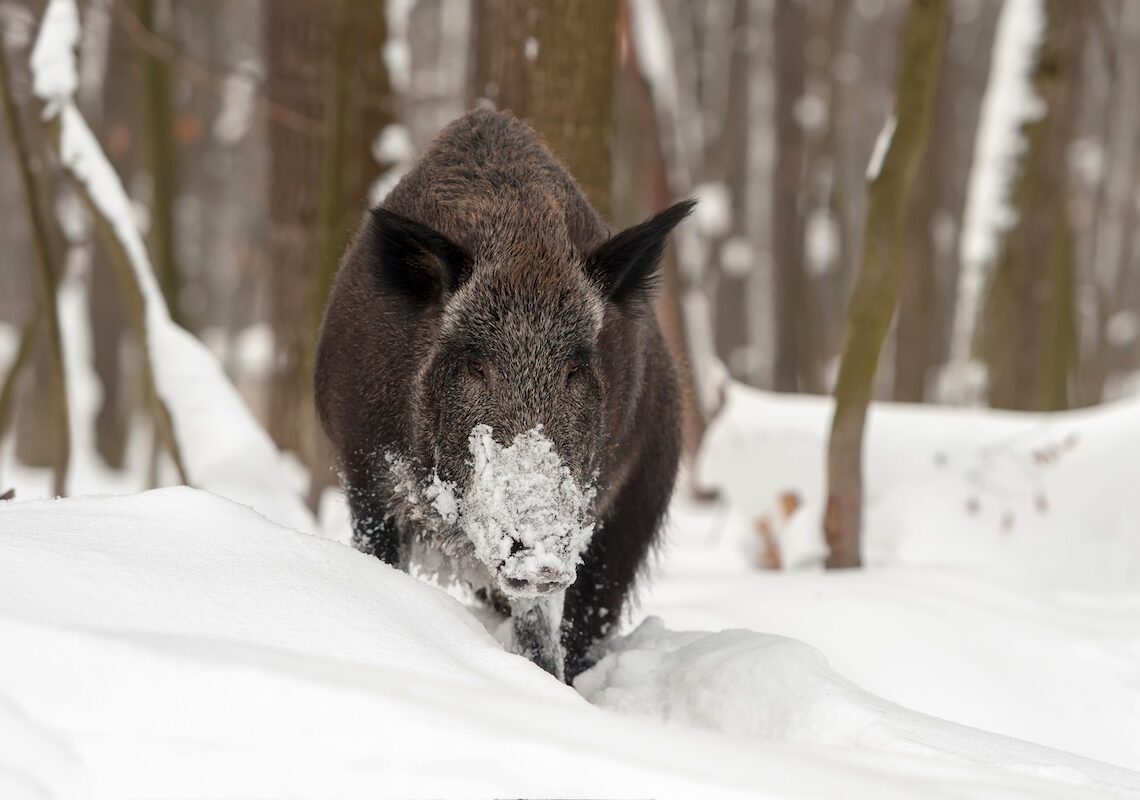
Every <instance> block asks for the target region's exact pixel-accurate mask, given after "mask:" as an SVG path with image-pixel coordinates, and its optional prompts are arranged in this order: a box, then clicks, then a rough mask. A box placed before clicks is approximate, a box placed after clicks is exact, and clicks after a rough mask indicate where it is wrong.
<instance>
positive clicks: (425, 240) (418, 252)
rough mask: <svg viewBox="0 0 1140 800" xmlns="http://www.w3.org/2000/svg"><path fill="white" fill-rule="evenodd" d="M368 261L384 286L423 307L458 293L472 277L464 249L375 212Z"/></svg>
mask: <svg viewBox="0 0 1140 800" xmlns="http://www.w3.org/2000/svg"><path fill="white" fill-rule="evenodd" d="M367 236H368V244H369V245H370V247H369V250H370V251H371V252H369V254H368V258H369V260H370V262H371V263H370V265H369V266H370V267H371V268H372V271H373V272H374V273H375V275H376V277H377V279H378V280H379V281H380V283H381V285H383V286H384V287H386V288H389V289H392V290H394V291H397V292H400V293H401V294H404V295H405V296H407V297H409V298H410V299H412V300H414V301H416V302H419V303H431V302H435V301H437V300H440V299H442V298H443V296H444V295H446V294H449V293H451V292H454V291H455V290H456V289H458V288H459V287H460V286H462V285H463V282H464V281H466V280H467V278H468V277H470V275H471V259H470V258H469V257H468V255H467V253H466V252H464V250H463V248H462V247H460V246H459V245H457V244H455V243H454V242H453V241H451V240H450V239H448V238H447V237H446V236H444V235H443V234H442V233H440V232H439V231H437V230H435V229H433V228H429V227H428V226H427V225H421V224H420V223H418V222H415V221H413V220H410V219H408V218H407V217H402V216H400V215H399V214H393V213H392V212H391V211H388V210H387V209H385V208H374V209H372V212H371V213H370V214H369V220H368V231H367Z"/></svg>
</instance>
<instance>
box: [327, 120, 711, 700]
mask: <svg viewBox="0 0 1140 800" xmlns="http://www.w3.org/2000/svg"><path fill="white" fill-rule="evenodd" d="M689 208H690V206H689V205H688V204H681V205H679V206H675V207H674V208H673V209H670V211H667V212H664V213H663V214H661V215H658V217H655V218H654V219H652V220H650V221H649V222H646V223H644V224H643V225H641V226H637V227H636V228H631V229H629V231H626V232H624V233H622V234H619V235H617V236H614V237H610V234H609V231H608V229H607V227H606V225H605V223H604V222H603V221H602V220H601V219H600V217H599V216H598V215H597V214H596V213H595V212H594V210H593V209H592V208H591V207H590V205H589V203H588V202H587V200H586V198H585V196H584V195H583V193H582V191H581V190H580V189H579V187H578V186H577V184H576V183H575V182H574V180H573V179H572V178H571V177H570V175H569V174H568V173H567V172H566V170H565V169H564V168H563V167H562V166H561V165H560V164H559V163H558V162H557V161H556V160H555V159H554V158H553V157H552V156H551V155H550V153H549V152H548V151H547V150H546V149H545V148H544V147H543V145H542V144H541V143H540V142H539V141H538V139H537V138H536V137H535V135H534V134H533V132H531V130H530V129H529V128H527V127H526V126H525V125H523V124H522V123H520V122H518V121H517V120H515V119H514V118H512V117H510V116H509V115H506V114H502V113H496V112H489V111H478V112H473V113H471V114H468V115H466V116H464V117H462V118H460V119H459V120H457V121H456V122H454V123H452V124H451V125H450V126H448V127H447V128H445V129H444V130H443V131H442V132H441V134H440V135H439V136H438V137H437V139H436V140H435V141H434V142H433V143H432V145H431V146H430V147H429V148H428V149H427V151H426V152H425V154H424V156H423V158H422V160H421V161H420V162H419V163H418V164H417V165H416V166H415V167H414V168H413V169H412V170H411V171H410V172H409V173H408V174H407V175H406V176H405V177H404V178H403V179H402V180H401V182H400V183H399V185H397V186H396V188H395V189H394V190H393V191H392V192H391V193H390V195H389V196H388V197H387V198H386V200H385V201H384V202H383V204H382V206H381V207H380V208H378V209H374V210H372V211H371V212H369V214H368V215H367V216H366V219H365V221H364V223H363V225H362V227H361V230H360V231H359V232H358V233H357V235H356V237H355V239H354V241H353V244H352V246H351V247H350V249H349V251H348V253H347V254H346V255H345V257H344V260H343V262H342V264H341V269H340V272H339V273H338V275H337V279H336V283H335V286H334V289H333V292H332V296H331V299H330V302H329V305H328V308H327V310H326V313H325V319H324V322H323V325H322V330H321V339H320V344H319V348H318V354H317V365H316V397H317V408H318V412H319V415H320V418H321V421H322V424H323V425H324V428H325V430H326V432H327V433H328V435H329V437H330V438H331V440H332V441H333V443H334V445H335V447H336V449H337V451H338V454H339V457H340V462H341V469H342V480H343V482H344V484H345V489H346V493H347V496H348V500H349V505H350V508H351V512H352V518H353V530H354V539H355V543H356V545H357V546H358V547H359V548H360V549H362V550H365V551H366V552H370V553H373V554H375V555H376V556H377V557H379V558H381V559H383V560H384V561H386V562H388V563H390V564H393V565H396V566H399V567H401V568H405V569H406V568H407V567H408V564H409V560H410V559H412V558H413V557H414V556H415V554H420V553H422V552H423V551H424V550H425V549H426V550H434V551H435V552H437V553H442V554H443V556H444V557H445V560H448V561H450V562H453V563H451V567H452V570H453V572H454V573H455V574H459V575H462V576H464V577H465V578H466V579H467V580H468V582H470V583H472V584H473V585H474V586H475V588H476V589H481V590H482V592H483V596H484V597H486V598H487V599H488V600H489V601H491V602H492V603H493V604H494V605H496V606H497V607H499V608H500V609H501V610H509V611H510V613H511V614H512V616H514V617H515V618H516V620H515V635H516V647H517V648H519V649H520V651H523V652H526V653H527V654H528V655H530V656H531V657H532V659H533V660H535V661H537V662H538V663H540V664H541V665H542V666H544V667H545V668H547V669H548V670H550V671H552V672H554V673H555V674H559V675H561V674H562V669H561V664H560V663H554V662H560V661H561V660H562V656H563V654H564V657H565V677H566V678H567V679H572V678H573V677H574V676H575V675H576V674H577V673H578V672H580V671H581V670H582V669H584V668H586V667H587V666H589V664H590V663H591V656H590V649H591V646H592V645H594V644H595V643H597V642H598V641H600V640H602V639H603V638H604V637H605V636H606V634H607V632H608V630H609V628H610V626H611V625H612V624H613V623H614V622H616V621H617V620H618V618H619V615H620V613H621V611H622V608H623V605H624V603H625V601H626V599H627V597H628V596H629V593H630V590H631V587H632V585H633V583H634V580H635V578H636V576H637V574H638V572H639V570H640V569H641V567H642V565H643V564H644V563H645V560H646V557H647V555H648V554H649V552H650V549H651V547H652V546H653V544H654V542H655V539H656V537H657V534H658V530H659V527H660V524H661V521H662V517H663V514H664V512H665V509H666V506H667V504H668V501H669V496H670V494H671V492H672V488H673V483H674V478H675V475H676V470H677V464H678V459H679V450H680V444H679V441H680V435H679V424H680V423H679V419H680V414H679V394H678V386H677V380H676V375H675V369H674V365H673V361H672V358H671V356H670V353H669V350H668V349H667V347H666V344H665V342H664V340H663V338H662V335H661V332H660V330H659V328H658V326H657V323H656V321H655V318H654V316H653V313H652V305H651V303H652V299H651V295H652V292H651V289H652V281H653V277H654V272H655V269H656V266H657V261H658V260H659V258H660V255H661V248H662V246H663V243H664V239H665V236H666V234H667V233H668V231H669V229H671V228H672V227H673V225H675V224H676V222H677V221H679V220H680V219H681V218H682V217H683V216H684V215H685V214H686V213H687V212H688V210H689ZM484 425H485V426H489V428H490V430H491V431H492V432H493V436H494V438H495V439H496V440H497V441H498V442H499V443H500V444H501V445H502V446H503V447H506V446H508V445H510V444H511V442H512V441H515V440H516V437H518V436H520V435H522V434H524V432H527V431H531V432H534V431H539V432H541V436H543V437H548V438H549V441H550V442H552V443H553V451H554V452H556V453H557V454H558V456H559V458H560V459H561V462H562V463H564V465H565V468H566V474H568V475H569V476H570V477H571V478H572V479H573V482H574V485H575V486H578V487H581V488H583V489H585V488H586V487H592V490H593V492H594V493H585V494H584V496H585V497H587V498H588V499H589V508H588V509H587V514H588V516H589V520H590V522H591V523H596V524H594V528H593V533H592V536H591V537H590V538H589V541H588V544H587V545H586V546H585V548H584V550H583V551H582V552H581V563H580V565H579V566H578V569H577V577H576V579H575V580H573V583H571V584H570V585H569V586H568V587H565V588H564V587H562V586H554V585H553V584H539V583H537V581H538V580H539V578H535V581H536V583H535V584H533V585H530V584H527V583H526V581H525V580H523V581H519V580H516V581H515V582H514V583H510V580H511V579H509V578H505V577H504V576H502V575H498V576H495V577H493V576H492V573H493V572H494V570H493V568H492V567H491V566H490V565H488V564H487V563H479V562H478V561H477V560H476V559H475V558H474V557H473V556H474V551H473V548H472V545H471V542H470V537H469V536H468V535H466V533H465V531H464V529H463V521H462V519H456V516H455V514H454V513H449V511H450V510H449V509H448V508H446V507H445V505H446V504H441V503H440V502H438V501H437V502H434V503H433V502H431V498H432V496H433V495H432V492H431V488H432V485H433V481H434V486H435V487H436V489H437V490H438V489H439V488H440V487H444V488H445V491H451V490H454V492H455V493H456V494H458V495H459V502H462V498H463V496H464V490H465V487H467V486H468V485H469V484H470V483H471V481H472V480H473V478H472V474H471V471H472V464H471V460H472V452H471V451H470V450H469V439H470V437H471V435H472V433H471V432H472V431H473V430H474V429H475V428H476V427H477V426H484ZM483 430H486V429H485V428H483ZM425 487H426V488H427V490H428V491H427V493H426V495H425V491H424V489H425ZM448 487H450V488H448ZM425 498H426V499H425ZM515 547H522V545H515ZM513 552H514V550H513V549H512V553H513ZM484 562H486V559H484ZM543 574H547V573H545V572H544V573H543ZM550 574H553V573H550ZM570 574H571V577H572V574H573V573H572V572H571V573H570ZM496 578H497V580H498V583H496ZM555 580H557V578H551V581H555ZM504 581H507V583H504ZM516 584H517V585H516ZM504 587H506V591H504ZM511 587H514V588H516V589H519V591H518V592H517V593H512V592H511V591H510V589H511ZM520 587H521V588H520ZM552 588H554V589H562V588H564V595H563V594H562V593H561V592H552V591H550V590H551V589H552ZM547 594H550V595H552V596H553V597H556V600H560V601H561V606H562V610H561V616H560V619H561V625H560V626H558V624H557V621H556V622H555V623H554V630H553V634H552V635H553V638H554V641H553V643H551V642H545V643H544V642H543V641H541V640H542V638H543V637H542V634H541V631H540V630H537V629H539V628H541V627H542V625H543V624H545V622H544V620H546V619H547V618H548V617H549V616H550V615H551V614H554V615H556V616H557V614H558V609H557V605H558V603H557V602H553V603H548V604H545V605H544V604H543V602H542V601H543V600H544V598H545V596H546V595H547ZM559 627H560V630H559ZM559 638H560V640H561V643H560V646H559V642H558V640H559Z"/></svg>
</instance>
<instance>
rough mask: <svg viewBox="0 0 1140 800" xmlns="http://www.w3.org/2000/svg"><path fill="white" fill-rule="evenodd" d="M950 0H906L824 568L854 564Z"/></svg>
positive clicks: (832, 473) (854, 306)
mask: <svg viewBox="0 0 1140 800" xmlns="http://www.w3.org/2000/svg"><path fill="white" fill-rule="evenodd" d="M948 23H949V0H911V4H910V10H909V12H908V14H907V21H906V29H905V31H904V33H903V52H902V58H901V60H900V63H899V68H898V79H897V83H896V89H895V110H894V116H895V119H896V124H895V126H894V131H893V135H891V137H890V141H889V143H888V144H887V145H886V154H885V157H884V158H883V161H882V164H881V168H880V169H879V170H878V174H877V175H873V177H872V179H871V185H870V187H869V189H868V202H867V220H866V227H865V233H864V238H863V257H862V266H861V269H860V272H859V277H858V279H857V280H856V283H855V291H854V295H853V297H852V298H851V305H850V307H849V308H848V311H847V324H846V330H845V333H844V337H843V338H844V344H843V354H842V356H841V360H840V365H839V378H838V380H837V382H836V387H835V416H834V417H833V418H832V423H831V437H830V440H829V441H828V449H827V510H826V514H825V517H824V522H823V527H824V534H825V536H826V539H827V544H828V548H829V551H830V554H829V555H828V559H827V566H828V567H829V568H839V567H857V566H859V565H860V540H861V532H862V521H863V519H862V518H863V431H864V427H865V424H866V418H867V407H868V405H869V404H870V400H871V386H872V382H873V379H874V377H875V369H876V367H877V366H878V362H879V352H880V349H881V348H882V345H883V339H884V338H885V337H886V333H887V328H888V327H889V326H890V322H891V317H892V316H893V315H894V312H895V307H896V305H897V303H898V295H899V284H900V283H901V280H902V248H903V238H904V233H905V223H906V212H907V205H908V203H909V200H910V195H911V189H912V186H913V184H914V177H915V174H916V173H917V172H918V166H919V163H920V162H921V160H922V154H923V151H924V150H925V148H926V143H927V139H928V137H929V133H930V124H931V118H932V116H933V109H934V93H935V86H936V85H937V82H938V67H939V64H940V62H941V59H942V49H943V47H944V45H945V40H946V31H947V27H948Z"/></svg>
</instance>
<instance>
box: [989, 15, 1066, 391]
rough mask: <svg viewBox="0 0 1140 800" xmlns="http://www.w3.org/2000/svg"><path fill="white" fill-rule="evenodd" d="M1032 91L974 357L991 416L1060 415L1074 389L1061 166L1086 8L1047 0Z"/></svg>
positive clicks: (1064, 201)
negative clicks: (985, 378) (1037, 105)
mask: <svg viewBox="0 0 1140 800" xmlns="http://www.w3.org/2000/svg"><path fill="white" fill-rule="evenodd" d="M1045 10H1046V23H1045V33H1044V37H1043V39H1042V41H1041V48H1040V51H1039V52H1038V56H1037V64H1036V66H1035V68H1034V71H1033V91H1034V93H1035V94H1036V95H1037V97H1038V98H1040V100H1041V102H1042V104H1043V108H1044V109H1045V113H1044V114H1043V115H1042V116H1041V117H1039V118H1038V119H1035V120H1033V121H1031V122H1029V123H1028V124H1026V125H1025V126H1023V127H1022V130H1021V133H1022V136H1023V138H1024V141H1025V151H1024V153H1025V154H1024V156H1023V158H1022V160H1021V163H1020V165H1019V169H1018V173H1017V176H1016V177H1015V179H1014V183H1013V191H1012V197H1011V203H1010V205H1011V207H1012V208H1013V209H1014V210H1015V212H1016V214H1015V216H1016V218H1017V222H1016V223H1015V224H1014V226H1013V227H1012V228H1011V229H1010V230H1009V232H1008V233H1007V234H1006V235H1005V237H1004V239H1003V241H1002V243H1001V249H1000V251H999V255H998V258H997V266H996V269H995V271H994V275H993V280H992V283H991V285H990V288H989V293H988V296H987V298H986V307H985V311H984V315H983V319H982V331H981V350H982V355H983V358H984V360H985V362H986V365H987V367H988V373H989V401H990V405H991V406H993V407H994V408H1012V409H1023V410H1027V411H1053V410H1059V409H1063V408H1068V407H1069V404H1070V394H1071V392H1072V390H1073V388H1074V384H1075V374H1076V365H1077V351H1078V342H1077V331H1076V320H1075V311H1074V293H1075V286H1074V284H1075V280H1074V273H1075V268H1074V260H1075V253H1074V241H1073V225H1072V221H1071V219H1070V217H1069V209H1068V202H1069V182H1068V169H1069V167H1068V159H1067V154H1068V151H1069V145H1070V144H1071V143H1072V140H1073V137H1074V134H1075V131H1076V121H1077V110H1078V109H1079V104H1080V79H1081V74H1082V72H1081V55H1082V51H1083V49H1084V42H1085V37H1086V15H1087V14H1088V7H1087V4H1085V3H1073V2H1070V0H1046V2H1045Z"/></svg>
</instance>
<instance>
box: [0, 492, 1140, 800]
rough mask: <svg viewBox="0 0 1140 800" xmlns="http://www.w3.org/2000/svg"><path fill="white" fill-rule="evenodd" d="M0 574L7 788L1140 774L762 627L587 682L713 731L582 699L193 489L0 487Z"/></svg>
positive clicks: (275, 790)
mask: <svg viewBox="0 0 1140 800" xmlns="http://www.w3.org/2000/svg"><path fill="white" fill-rule="evenodd" d="M0 587H3V588H2V590H0V652H3V653H5V654H6V657H5V658H3V659H0V795H2V796H4V797H15V796H24V795H27V796H42V795H51V794H60V795H63V796H68V797H72V796H79V795H81V794H83V793H85V792H87V791H90V792H91V793H92V794H94V795H96V796H172V795H177V796H194V797H216V796H259V797H268V796H298V795H301V796H487V795H522V796H535V795H539V796H543V795H545V796H566V795H604V796H658V797H679V796H711V795H715V796H730V795H734V794H749V793H750V794H752V795H753V796H755V794H760V795H762V796H771V797H834V796H837V795H838V794H842V795H843V796H845V797H875V798H881V797H908V796H916V795H922V796H945V797H976V796H980V795H985V796H1034V797H1042V796H1046V797H1054V796H1055V797H1083V796H1088V795H1089V793H1090V792H1099V791H1102V790H1103V791H1115V792H1119V793H1135V794H1137V795H1140V776H1136V775H1135V774H1134V773H1129V772H1127V771H1125V770H1120V769H1117V768H1113V767H1109V766H1106V765H1103V764H1098V763H1096V762H1092V761H1088V760H1084V759H1079V758H1076V757H1071V756H1067V755H1065V754H1063V753H1059V752H1055V751H1049V750H1046V749H1044V748H1039V747H1034V746H1032V745H1026V744H1023V743H1020V742H1016V741H1012V740H1009V739H1006V738H1003V737H999V736H994V735H990V734H984V733H981V732H978V731H971V730H969V729H964V728H961V727H959V726H954V725H948V724H944V723H941V722H940V721H938V720H934V719H930V718H926V717H922V716H921V715H917V714H914V713H912V712H907V711H905V710H904V709H901V708H898V707H896V706H893V705H892V704H890V703H887V702H885V701H883V700H880V699H878V698H876V697H874V696H873V695H870V694H868V693H867V692H865V691H863V690H861V689H859V688H858V687H856V686H854V685H853V684H851V683H849V682H847V681H845V680H844V679H843V678H840V677H839V676H838V675H837V674H835V673H834V672H832V671H831V670H830V669H829V668H828V667H827V666H826V663H825V662H824V660H823V658H822V656H820V655H819V654H818V653H816V652H815V651H814V650H812V649H811V648H809V647H807V646H806V645H802V644H799V643H796V642H790V641H788V640H785V639H780V638H778V637H770V636H761V635H759V634H750V633H732V632H729V633H722V634H715V635H712V636H711V637H710V636H709V635H707V634H670V633H668V632H666V631H664V630H662V629H660V628H655V627H649V628H644V629H642V631H641V632H639V633H637V634H634V635H633V636H632V637H630V638H629V639H628V640H625V641H624V642H622V643H619V645H618V646H617V647H616V648H615V654H614V655H613V656H612V657H611V659H610V661H608V662H605V663H603V664H602V665H600V666H599V668H598V670H596V672H595V673H592V674H591V675H588V676H587V678H588V679H589V682H590V685H589V686H586V685H585V684H584V685H583V688H584V690H586V691H588V692H589V693H593V694H595V695H596V696H597V697H598V699H599V700H600V701H604V702H606V703H607V704H611V705H622V703H621V702H619V700H620V697H621V695H622V693H623V692H626V695H625V696H626V697H627V699H628V698H631V697H632V698H635V699H636V702H633V701H630V702H627V703H625V706H626V707H627V708H629V709H630V710H636V711H640V712H649V713H657V711H659V708H654V707H652V703H651V702H650V700H649V693H652V692H661V691H662V690H663V689H667V691H665V692H664V696H666V697H667V698H668V700H669V702H670V704H671V706H670V707H671V708H673V709H676V714H675V718H676V719H677V721H687V722H690V723H695V724H697V725H700V726H702V727H705V728H712V729H714V730H718V731H725V733H711V732H706V731H700V730H696V729H694V728H691V727H689V726H687V725H665V726H662V725H661V724H660V723H658V722H655V721H653V720H649V719H644V718H641V717H639V716H636V715H634V716H630V715H618V714H614V713H611V712H606V711H603V710H599V709H597V708H595V707H593V706H591V705H589V704H588V703H586V702H585V701H584V700H583V699H582V697H580V696H579V695H578V694H576V693H575V692H574V691H573V690H571V689H569V688H568V687H565V686H561V685H560V684H558V683H556V682H555V681H553V680H552V679H550V678H549V676H547V675H546V674H545V673H543V672H542V671H541V670H539V669H537V668H536V667H534V666H533V665H531V664H529V663H528V662H526V661H523V660H522V659H519V658H517V657H515V656H512V655H510V654H508V653H506V652H504V651H503V650H502V649H501V648H500V647H499V646H498V645H497V644H496V643H495V642H494V640H493V639H492V638H491V637H490V636H489V635H488V634H487V633H486V632H485V631H484V629H483V628H482V627H481V626H480V625H479V624H478V623H477V622H475V620H474V618H473V617H472V616H471V615H470V614H469V613H468V611H467V610H466V609H464V608H463V607H462V606H461V605H460V604H459V603H458V602H456V601H455V600H453V599H451V598H450V597H448V596H447V595H446V594H444V593H442V592H441V591H439V590H437V589H435V588H433V587H431V586H428V585H427V584H424V583H421V582H417V581H416V580H413V579H411V578H409V577H407V576H405V575H403V574H400V573H398V572H396V571H394V570H392V569H390V568H388V567H386V566H384V565H383V564H380V563H379V562H377V561H376V560H375V559H371V558H367V557H365V556H363V555H361V554H360V553H357V552H355V551H354V550H352V549H350V548H348V547H345V546H343V545H340V544H337V543H336V542H332V541H329V540H325V539H319V538H316V537H311V536H306V535H302V534H298V533H295V532H293V531H289V530H286V529H283V528H279V527H277V526H275V525H273V524H272V523H270V522H268V521H267V520H265V519H263V518H262V517H260V516H258V515H257V514H255V513H254V512H252V511H251V510H249V509H248V508H245V507H242V506H238V505H236V504H233V503H231V502H229V501H225V500H222V499H220V498H217V497H215V496H212V495H209V494H207V493H205V492H200V491H195V490H191V489H164V490H158V491H153V492H148V493H145V494H142V495H136V496H132V497H123V498H89V499H77V500H64V501H39V502H25V503H9V504H4V505H3V506H0ZM686 676H688V677H686ZM946 754H950V755H949V756H947V755H946Z"/></svg>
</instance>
